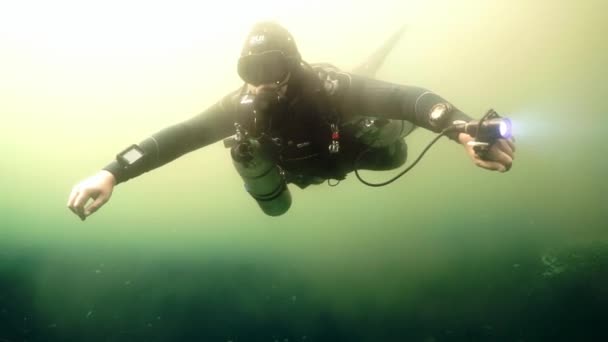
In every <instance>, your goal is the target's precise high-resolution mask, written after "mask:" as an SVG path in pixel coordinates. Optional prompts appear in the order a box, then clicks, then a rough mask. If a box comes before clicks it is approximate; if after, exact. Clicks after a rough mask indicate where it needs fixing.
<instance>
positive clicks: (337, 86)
mask: <svg viewBox="0 0 608 342" xmlns="http://www.w3.org/2000/svg"><path fill="white" fill-rule="evenodd" d="M310 67H311V69H312V70H313V71H314V73H315V75H316V76H317V77H318V78H319V80H320V81H321V82H322V84H323V88H325V91H326V92H327V93H328V94H329V95H339V94H340V93H343V92H344V91H345V90H347V89H348V88H350V85H351V82H352V78H351V75H350V74H349V73H347V72H345V71H343V70H342V69H340V68H338V67H337V66H335V65H333V64H330V63H311V64H310Z"/></svg>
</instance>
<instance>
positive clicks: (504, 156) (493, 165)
mask: <svg viewBox="0 0 608 342" xmlns="http://www.w3.org/2000/svg"><path fill="white" fill-rule="evenodd" d="M473 140H475V139H474V138H473V137H471V136H470V135H468V134H465V133H460V135H458V141H459V142H460V143H461V144H462V145H463V146H464V148H465V149H466V151H467V154H468V155H469V157H471V159H472V160H473V163H475V165H477V166H479V167H481V168H484V169H488V170H493V171H499V172H507V171H509V170H510V169H511V166H512V165H513V159H515V154H514V153H515V144H514V143H513V140H512V139H498V140H496V142H495V143H494V144H492V146H490V149H489V150H488V153H487V154H486V155H485V158H484V159H481V158H480V157H479V156H478V155H477V153H475V150H473V146H471V145H469V144H468V142H469V141H473Z"/></svg>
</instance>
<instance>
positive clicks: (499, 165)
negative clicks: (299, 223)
mask: <svg viewBox="0 0 608 342" xmlns="http://www.w3.org/2000/svg"><path fill="white" fill-rule="evenodd" d="M400 34H401V32H398V33H397V34H396V35H395V36H393V37H392V38H391V39H389V41H388V42H387V43H385V45H384V46H383V47H381V49H380V50H378V51H377V52H376V54H374V55H372V59H371V60H370V61H368V62H367V63H364V64H363V65H362V66H361V67H360V68H358V69H357V70H355V71H353V72H344V71H342V70H340V69H338V68H337V67H335V66H333V65H330V64H326V63H321V64H308V63H306V62H305V61H304V60H303V59H302V57H301V55H300V52H299V51H298V48H297V46H296V43H295V41H294V39H293V37H292V36H291V34H290V33H289V32H288V31H287V30H286V29H285V28H284V27H282V26H281V25H279V24H277V23H275V22H260V23H257V24H256V25H254V27H253V28H252V30H251V31H250V33H249V35H248V36H247V38H246V40H245V44H244V47H243V49H242V52H241V56H240V58H239V59H238V66H237V71H238V74H239V76H240V77H241V79H242V80H243V81H244V82H245V83H244V84H243V85H242V86H241V87H239V88H238V89H236V90H235V91H233V92H231V93H230V94H228V95H226V96H225V97H223V98H222V99H220V100H219V101H218V102H217V103H215V104H213V105H212V106H211V107H209V108H208V109H207V110H205V111H204V112H202V113H201V114H199V115H196V116H194V117H192V118H190V119H188V120H186V121H184V122H181V123H178V124H176V125H173V126H170V127H167V128H165V129H162V130H161V131H159V132H157V133H156V134H154V135H152V136H150V137H148V138H147V139H145V140H143V141H141V142H140V143H139V144H134V145H131V146H129V147H128V148H126V149H125V150H124V151H122V152H120V153H118V154H117V156H116V159H115V160H114V161H112V162H111V163H110V164H109V165H107V166H106V167H105V168H103V169H102V170H101V171H99V172H98V173H97V174H95V175H93V176H91V177H89V178H87V179H85V180H83V181H82V182H80V183H78V184H77V185H76V186H75V187H74V188H73V190H72V192H71V194H70V196H69V199H68V203H67V206H68V208H69V209H70V210H72V211H73V212H74V213H75V214H76V215H77V216H79V217H80V218H81V219H82V220H85V219H86V217H87V216H89V215H91V214H93V213H94V212H96V211H97V210H98V209H99V208H100V207H102V206H103V205H104V204H105V203H106V202H107V201H108V200H109V199H110V197H111V194H112V191H113V189H114V187H115V186H116V185H117V184H120V183H124V182H126V181H128V180H129V179H132V178H134V177H137V176H139V175H141V174H143V173H145V172H148V171H151V170H153V169H155V168H157V167H160V166H162V165H164V164H167V163H169V162H171V161H173V160H175V159H176V158H178V157H180V156H182V155H184V154H186V153H188V152H191V151H194V150H196V149H199V148H201V147H204V146H207V145H210V144H213V143H215V142H218V141H220V140H224V145H225V146H226V147H227V148H230V155H231V157H232V160H233V164H234V166H235V168H236V170H237V172H238V173H239V175H240V176H241V178H242V179H243V181H244V184H245V189H246V190H247V192H249V194H250V195H251V196H252V197H253V198H254V199H255V200H256V201H257V203H258V204H259V206H260V208H261V209H262V210H263V211H264V213H266V214H267V215H270V216H278V215H281V214H283V213H285V212H286V211H287V210H288V209H289V207H290V205H291V195H290V192H289V189H288V184H294V185H295V186H298V187H300V188H302V189H304V188H306V187H308V186H310V185H314V184H321V183H323V182H326V181H327V182H328V184H330V185H336V184H337V182H339V181H340V180H343V179H344V178H345V177H346V175H347V174H349V173H351V172H353V171H354V172H355V173H356V175H357V177H358V178H359V179H360V180H361V181H362V182H363V183H365V184H367V185H371V186H381V185H386V184H388V183H390V182H392V181H393V180H394V179H396V178H397V177H395V178H394V179H392V180H390V181H388V182H384V183H380V184H373V183H368V182H366V181H364V180H363V179H362V178H361V177H360V175H359V174H358V170H361V169H365V170H392V169H396V168H398V167H400V166H402V165H404V163H405V161H406V159H407V145H406V143H405V140H404V137H405V136H406V135H407V134H409V133H410V132H411V131H412V130H413V129H414V128H415V127H417V126H418V127H423V128H425V129H428V130H431V131H433V132H436V133H439V135H438V136H437V138H436V139H435V140H434V141H433V142H432V143H434V142H435V141H437V140H438V139H439V138H440V137H442V136H444V135H445V136H447V137H448V138H449V139H451V140H453V141H455V142H457V143H460V144H462V145H463V146H464V148H465V151H466V153H467V154H468V155H469V156H470V158H471V159H472V161H473V162H474V163H475V165H477V166H479V167H482V168H485V169H488V170H495V171H500V172H505V171H508V170H509V169H510V168H511V165H512V161H513V157H514V155H513V153H514V151H515V146H514V144H513V141H512V139H511V138H510V137H509V134H510V132H509V131H510V127H508V126H509V122H508V120H507V119H505V120H503V119H501V118H500V117H499V116H498V114H496V112H493V111H489V112H488V114H486V116H484V118H483V119H481V120H473V119H472V118H471V117H469V116H467V115H466V114H465V113H463V112H462V111H460V110H459V109H457V108H456V107H455V106H454V105H452V104H451V103H449V102H448V101H446V100H445V99H443V98H442V97H440V96H439V95H437V94H435V93H433V92H431V91H429V90H426V89H423V88H419V87H414V86H405V85H399V84H393V83H389V82H385V81H380V80H376V79H374V78H373V75H374V74H375V71H376V70H377V69H378V68H379V66H380V65H381V64H382V61H383V60H384V57H385V56H386V54H387V53H388V51H389V50H390V49H391V48H392V45H394V43H395V41H396V40H397V38H398V36H399V35H400ZM432 143H431V144H430V145H429V146H428V147H427V149H425V150H424V152H426V151H427V150H428V148H429V147H430V146H431V145H432ZM424 152H423V153H422V154H421V155H420V157H422V155H423V154H424ZM420 157H419V158H418V159H417V160H416V161H415V162H414V163H413V164H412V165H410V167H408V168H407V169H406V170H405V171H404V172H403V173H405V172H406V171H408V170H409V169H410V168H411V167H413V166H414V165H415V164H416V163H417V162H418V161H419V160H420ZM403 173H402V174H403ZM332 182H333V183H332Z"/></svg>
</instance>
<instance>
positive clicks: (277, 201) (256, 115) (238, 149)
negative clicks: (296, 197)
mask: <svg viewBox="0 0 608 342" xmlns="http://www.w3.org/2000/svg"><path fill="white" fill-rule="evenodd" d="M258 102H259V101H256V99H255V97H252V96H250V95H245V96H244V97H243V98H242V100H241V108H242V109H244V110H245V111H246V112H248V113H250V114H253V115H252V116H249V115H248V117H249V118H251V117H253V119H254V120H253V127H252V129H251V132H250V131H248V130H246V129H244V127H243V126H242V124H241V123H239V122H237V123H235V127H236V135H234V136H233V137H229V138H227V139H225V140H224V146H225V147H227V148H230V156H231V157H232V163H233V164H234V167H235V169H236V171H237V172H238V174H239V176H241V178H242V179H243V182H244V185H245V190H246V191H247V192H248V193H249V194H250V195H251V197H253V198H254V199H255V200H256V202H257V203H258V205H259V206H260V208H261V209H262V211H264V213H266V214H267V215H269V216H279V215H282V214H284V213H285V212H287V210H289V208H290V206H291V193H290V192H289V189H288V188H287V183H286V181H285V172H284V171H283V170H282V169H281V168H280V167H279V165H278V164H277V162H276V160H277V156H278V148H279V147H280V146H279V145H278V144H277V143H275V140H273V139H272V138H271V137H270V136H269V135H268V132H267V130H266V128H267V122H266V120H265V117H264V113H263V112H261V111H260V110H259V109H260V107H261V106H260V103H258ZM256 108H257V109H256Z"/></svg>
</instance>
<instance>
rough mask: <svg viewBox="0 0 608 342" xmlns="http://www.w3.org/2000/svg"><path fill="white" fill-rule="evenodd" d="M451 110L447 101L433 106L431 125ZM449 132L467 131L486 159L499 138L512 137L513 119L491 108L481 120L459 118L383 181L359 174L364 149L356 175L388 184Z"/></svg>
mask: <svg viewBox="0 0 608 342" xmlns="http://www.w3.org/2000/svg"><path fill="white" fill-rule="evenodd" d="M450 110H451V106H450V105H449V104H447V103H440V104H438V105H436V106H434V107H433V109H432V110H431V112H430V114H429V117H428V120H429V122H430V123H431V125H435V124H438V123H440V122H442V121H444V120H445V119H446V116H447V115H448V114H449V112H450ZM448 133H454V134H456V135H458V134H460V133H466V134H468V135H470V136H471V137H473V138H474V139H475V140H473V141H470V142H469V143H468V144H469V145H471V146H473V150H474V151H475V153H476V154H477V155H478V156H479V157H480V158H481V159H485V158H486V156H487V154H488V151H489V149H490V146H492V144H494V143H495V142H496V141H497V140H498V139H510V138H511V137H512V136H513V135H512V124H511V120H509V119H508V118H503V117H501V116H500V115H498V113H496V111H495V110H493V109H490V110H488V111H487V112H486V114H485V115H484V116H483V117H482V118H481V119H480V120H471V121H469V122H465V121H461V120H457V121H454V122H452V124H451V125H450V126H448V127H447V128H445V129H443V130H442V131H441V133H440V134H439V135H438V136H437V137H435V138H434V139H433V140H432V141H431V142H430V143H429V144H428V145H427V146H426V147H425V148H424V150H422V152H421V153H420V155H419V156H418V158H416V160H415V161H414V162H413V163H412V164H411V165H410V166H408V167H407V168H406V169H405V170H403V171H401V172H400V173H399V174H398V175H396V176H395V177H393V178H391V179H389V180H388V181H385V182H382V183H370V182H367V181H365V180H364V179H363V178H361V175H359V170H358V168H357V164H358V162H359V160H360V159H361V157H362V156H363V155H364V154H365V153H366V152H367V151H363V152H362V153H361V154H360V155H359V156H358V157H357V159H356V160H355V167H354V169H355V175H356V176H357V178H358V179H359V181H361V183H363V184H365V185H368V186H372V187H380V186H385V185H388V184H390V183H392V182H394V181H396V180H397V179H399V178H400V177H401V176H403V175H404V174H405V173H407V172H408V171H410V170H411V169H412V168H413V167H414V166H416V164H418V162H419V161H420V160H421V159H422V157H423V156H424V155H425V154H426V152H427V151H428V150H429V149H430V148H431V146H433V145H434V144H435V143H436V142H437V141H438V140H439V139H440V138H441V137H443V136H444V135H446V134H448Z"/></svg>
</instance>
